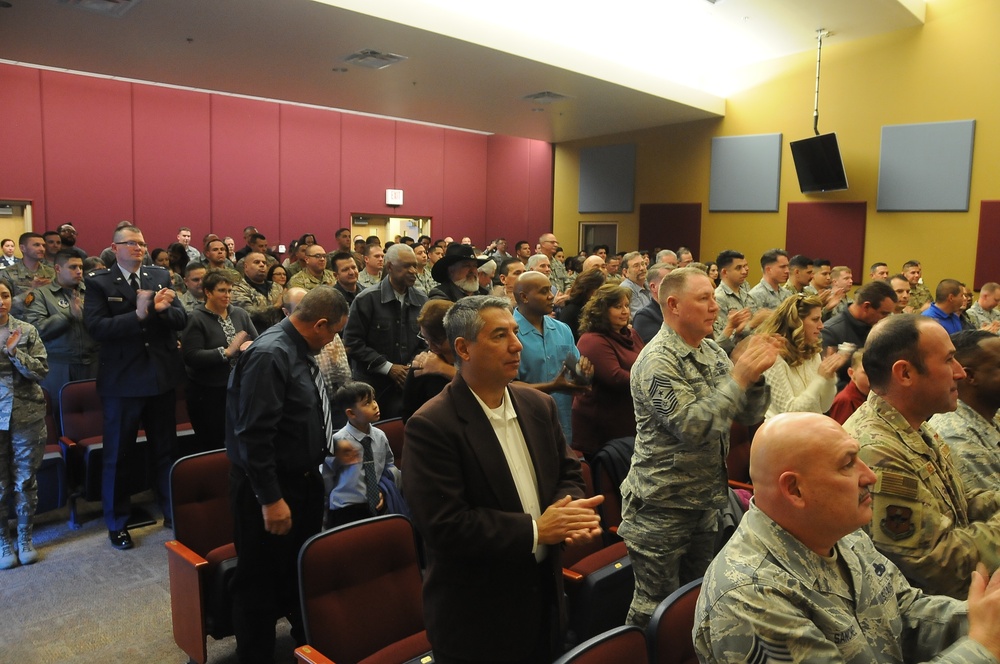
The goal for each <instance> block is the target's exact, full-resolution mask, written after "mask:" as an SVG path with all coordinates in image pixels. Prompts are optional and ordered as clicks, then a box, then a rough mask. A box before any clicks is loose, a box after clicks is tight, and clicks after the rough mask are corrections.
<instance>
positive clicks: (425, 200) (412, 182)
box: [383, 122, 445, 229]
mask: <svg viewBox="0 0 1000 664" xmlns="http://www.w3.org/2000/svg"><path fill="white" fill-rule="evenodd" d="M444 133H445V130H444V129H442V128H441V127H428V126H426V125H418V124H410V123H408V122H397V123H396V177H395V182H396V186H395V187H393V188H394V189H402V190H403V204H402V205H401V206H400V207H398V208H396V209H397V214H400V215H413V216H428V217H432V218H433V217H439V216H440V215H441V209H442V206H443V202H444ZM383 200H384V199H383ZM431 228H432V229H433V221H432V226H431Z"/></svg>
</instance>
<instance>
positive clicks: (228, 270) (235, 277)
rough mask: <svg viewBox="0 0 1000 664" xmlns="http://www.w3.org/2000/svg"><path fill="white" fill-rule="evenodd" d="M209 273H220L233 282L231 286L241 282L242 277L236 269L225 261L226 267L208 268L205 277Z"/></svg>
mask: <svg viewBox="0 0 1000 664" xmlns="http://www.w3.org/2000/svg"><path fill="white" fill-rule="evenodd" d="M209 272H221V273H222V274H224V275H226V276H227V277H229V280H230V281H231V282H233V285H234V286H235V285H236V284H238V283H240V282H241V281H243V275H242V274H240V273H239V272H237V271H236V268H234V267H233V266H232V263H231V262H230V261H226V267H209V268H208V269H207V270H206V272H205V275H206V276H207V275H208V273H209Z"/></svg>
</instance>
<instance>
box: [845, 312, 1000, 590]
mask: <svg viewBox="0 0 1000 664" xmlns="http://www.w3.org/2000/svg"><path fill="white" fill-rule="evenodd" d="M862 362H863V366H864V368H865V373H866V374H868V382H869V383H870V384H871V393H870V394H869V395H868V400H867V401H866V402H865V403H864V404H862V406H861V407H860V408H859V409H858V410H857V412H855V413H854V415H852V416H851V417H850V418H849V419H848V420H847V422H845V423H844V428H845V429H846V430H847V432H848V433H849V434H851V435H852V436H854V438H856V439H857V441H858V442H859V443H860V444H861V451H860V452H859V456H860V458H861V459H862V460H863V461H864V462H865V463H866V464H868V466H869V467H870V468H871V469H872V471H873V472H874V473H875V476H876V479H877V481H876V483H875V485H874V486H873V487H872V495H873V502H872V511H873V516H872V524H871V528H870V532H871V537H872V540H874V542H875V546H876V547H877V548H878V550H879V551H881V552H882V553H883V554H884V555H885V556H886V557H888V558H889V559H890V560H892V561H893V562H894V563H895V564H896V565H897V566H899V569H901V570H902V571H903V573H904V574H905V575H906V577H907V578H908V579H909V580H910V582H911V583H913V585H915V586H917V587H918V588H922V589H923V590H925V591H927V592H930V593H935V594H941V595H951V596H952V597H956V598H959V599H963V598H964V597H965V596H966V593H967V592H968V586H969V577H970V576H971V575H972V572H973V570H975V569H976V566H977V564H978V563H980V562H983V563H986V565H988V566H989V568H990V571H991V572H992V571H993V570H994V569H996V567H997V563H998V560H997V553H998V551H1000V516H998V515H997V511H998V509H1000V493H998V492H997V491H995V490H985V489H982V488H972V487H967V486H966V485H965V484H964V483H963V482H962V479H961V476H960V475H959V472H958V470H957V469H956V467H955V462H954V460H953V459H952V456H951V450H950V448H949V447H948V445H947V444H945V442H944V440H942V438H941V437H940V436H939V435H938V434H937V432H936V431H935V430H934V429H933V428H932V427H931V426H930V425H929V424H927V419H928V418H930V416H931V415H934V414H935V413H947V412H951V411H953V410H955V408H956V406H957V404H958V387H957V382H958V381H960V380H963V379H964V378H965V370H964V369H963V368H962V365H961V364H960V363H959V362H958V361H957V360H956V359H955V346H954V344H953V343H952V341H951V338H950V337H949V336H948V333H947V332H945V330H944V328H943V327H941V325H940V324H939V323H938V322H937V321H935V320H932V319H930V318H927V317H925V316H919V315H917V314H899V315H896V316H890V317H888V318H886V319H884V320H882V321H881V322H879V323H877V324H876V325H875V327H873V328H872V331H871V334H869V335H868V342H867V344H866V346H865V355H864V358H863V360H862Z"/></svg>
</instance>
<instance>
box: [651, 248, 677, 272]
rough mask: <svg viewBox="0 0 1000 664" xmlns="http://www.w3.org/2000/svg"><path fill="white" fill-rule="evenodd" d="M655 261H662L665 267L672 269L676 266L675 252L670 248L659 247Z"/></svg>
mask: <svg viewBox="0 0 1000 664" xmlns="http://www.w3.org/2000/svg"><path fill="white" fill-rule="evenodd" d="M656 262H657V263H662V264H664V265H666V266H667V267H669V268H671V269H674V268H676V267H677V263H678V261H677V254H675V253H674V252H673V251H671V250H670V249H661V250H659V251H658V252H656Z"/></svg>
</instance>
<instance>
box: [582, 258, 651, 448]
mask: <svg viewBox="0 0 1000 664" xmlns="http://www.w3.org/2000/svg"><path fill="white" fill-rule="evenodd" d="M581 276H582V275H581ZM631 299H632V291H630V290H629V289H628V288H624V287H622V286H618V285H617V284H608V285H606V286H601V287H600V288H599V289H598V290H597V292H596V293H594V295H593V297H591V298H590V301H588V302H587V304H586V305H585V306H584V307H583V312H582V313H581V315H580V333H581V334H580V341H579V342H577V344H576V346H577V348H579V349H580V355H581V356H584V357H586V358H588V359H589V360H590V362H591V363H592V364H593V365H594V383H593V386H592V388H591V390H590V391H589V392H584V393H581V394H579V395H577V396H576V398H575V399H573V448H574V449H576V450H580V451H581V452H583V454H584V456H585V457H588V458H589V457H591V456H592V455H593V454H594V453H595V452H597V451H598V450H599V449H601V447H603V446H604V444H605V443H607V442H608V441H609V440H611V439H613V438H621V437H623V436H634V435H635V411H634V410H633V407H632V391H631V389H630V388H629V378H630V376H631V371H632V365H633V364H634V363H635V359H636V357H638V356H639V351H640V350H642V347H643V343H642V339H640V338H639V334H638V333H637V332H636V331H635V330H634V329H632V327H631V326H630V325H629V308H628V306H629V301H630V300H631Z"/></svg>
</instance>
